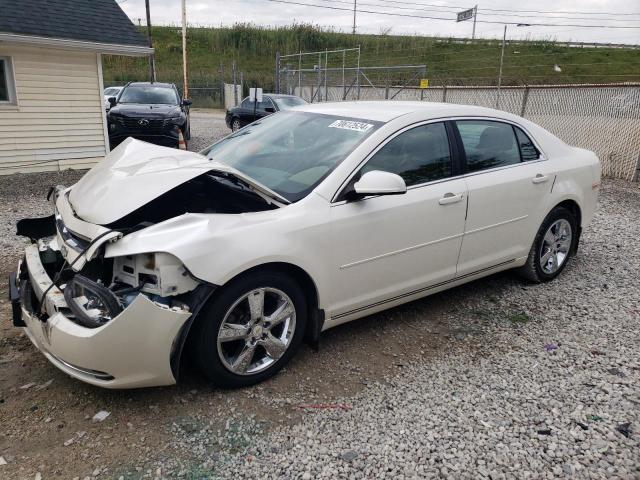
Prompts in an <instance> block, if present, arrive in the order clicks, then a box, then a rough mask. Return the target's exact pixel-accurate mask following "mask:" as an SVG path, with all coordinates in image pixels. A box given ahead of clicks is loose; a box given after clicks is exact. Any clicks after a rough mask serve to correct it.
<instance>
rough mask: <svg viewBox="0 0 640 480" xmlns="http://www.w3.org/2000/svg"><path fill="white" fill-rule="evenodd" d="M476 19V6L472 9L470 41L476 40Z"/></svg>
mask: <svg viewBox="0 0 640 480" xmlns="http://www.w3.org/2000/svg"><path fill="white" fill-rule="evenodd" d="M477 17H478V5H476V6H475V7H473V31H472V32H471V40H475V39H476V18H477Z"/></svg>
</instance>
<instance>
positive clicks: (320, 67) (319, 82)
mask: <svg viewBox="0 0 640 480" xmlns="http://www.w3.org/2000/svg"><path fill="white" fill-rule="evenodd" d="M321 87H322V52H320V53H318V89H317V90H316V92H317V94H318V101H319V102H321V101H322V91H321V90H320V89H321Z"/></svg>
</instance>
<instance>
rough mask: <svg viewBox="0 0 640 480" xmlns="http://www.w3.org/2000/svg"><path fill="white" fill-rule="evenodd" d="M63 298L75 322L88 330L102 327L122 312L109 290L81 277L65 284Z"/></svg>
mask: <svg viewBox="0 0 640 480" xmlns="http://www.w3.org/2000/svg"><path fill="white" fill-rule="evenodd" d="M64 298H65V300H66V301H67V305H68V306H69V308H70V309H71V311H72V312H73V313H74V315H75V317H76V322H77V323H79V324H80V325H83V326H85V327H89V328H96V327H100V326H102V325H104V324H105V323H107V322H108V321H109V320H111V319H112V318H114V317H115V316H117V315H118V314H119V313H120V312H121V311H122V306H121V305H120V302H119V301H118V299H117V298H116V296H115V295H114V294H113V292H112V291H111V290H109V289H108V288H106V287H105V286H104V285H101V284H99V283H96V282H94V281H93V280H90V279H88V278H87V277H84V276H82V275H76V276H74V277H73V278H72V279H71V280H70V281H69V282H68V283H67V285H66V287H65V288H64Z"/></svg>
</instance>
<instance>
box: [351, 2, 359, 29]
mask: <svg viewBox="0 0 640 480" xmlns="http://www.w3.org/2000/svg"><path fill="white" fill-rule="evenodd" d="M357 2H358V0H353V32H352V33H353V35H355V34H356V11H357Z"/></svg>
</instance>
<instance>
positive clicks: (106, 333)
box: [10, 244, 191, 388]
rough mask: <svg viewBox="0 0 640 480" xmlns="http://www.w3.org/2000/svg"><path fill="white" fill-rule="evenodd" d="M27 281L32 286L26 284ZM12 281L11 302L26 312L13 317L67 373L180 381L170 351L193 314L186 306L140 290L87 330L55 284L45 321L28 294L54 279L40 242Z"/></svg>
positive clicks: (121, 382) (126, 382) (119, 381)
mask: <svg viewBox="0 0 640 480" xmlns="http://www.w3.org/2000/svg"><path fill="white" fill-rule="evenodd" d="M21 279H22V280H23V281H21ZM25 280H26V281H28V282H29V288H24V286H25V285H26V283H25V282H24V281H25ZM11 281H12V282H13V284H12V285H11V286H10V292H11V296H12V298H11V300H12V304H13V305H14V309H17V308H16V304H18V305H19V308H20V312H21V315H20V318H17V315H14V323H18V324H19V322H24V323H23V324H24V331H25V332H26V334H27V336H28V337H29V338H30V339H31V341H32V342H33V344H34V345H35V346H36V347H37V348H38V349H39V350H40V351H42V353H43V354H44V355H45V357H47V359H48V360H49V361H50V362H51V363H53V364H54V365H55V366H56V367H58V368H59V369H60V370H62V371H63V372H65V373H67V374H68V375H70V376H72V377H74V378H77V379H79V380H82V381H85V382H87V383H90V384H93V385H98V386H101V387H107V388H135V387H147V386H157V385H170V384H173V383H175V382H176V378H175V376H174V374H173V371H172V368H171V354H172V351H173V349H174V347H175V344H176V341H177V339H178V338H179V333H180V331H181V329H182V327H183V325H185V322H187V320H188V319H189V318H190V317H191V312H190V311H188V310H187V309H181V308H177V307H168V306H166V305H163V304H160V303H157V302H154V301H152V300H151V299H149V298H148V297H147V296H145V295H142V294H141V295H138V296H137V297H136V298H135V299H134V300H133V302H131V304H130V305H129V306H128V307H127V308H125V309H124V310H123V311H122V312H121V313H120V314H119V315H117V316H116V317H114V318H113V319H112V320H110V321H109V322H108V323H106V324H104V325H102V326H100V327H98V328H86V327H83V326H81V325H78V324H77V323H75V322H74V321H73V320H72V319H71V318H72V314H71V312H70V309H69V307H68V305H67V303H66V301H65V299H64V295H63V293H62V291H61V290H60V289H59V288H58V287H56V286H53V287H52V288H51V289H50V290H49V292H48V293H47V294H46V296H45V299H44V304H43V305H42V312H43V313H45V315H43V316H44V317H46V318H45V320H41V319H40V318H39V317H38V316H36V315H35V313H34V309H33V303H32V300H31V299H30V298H27V295H29V294H32V297H33V298H36V299H39V298H41V297H42V294H43V293H44V292H45V291H46V290H47V288H49V286H50V285H51V283H52V282H51V278H50V277H49V275H48V274H47V273H46V271H45V269H44V267H43V264H42V262H41V259H40V252H39V249H38V245H37V244H32V245H29V246H28V247H27V248H26V252H25V260H24V261H22V262H21V263H20V265H19V268H18V274H17V275H12V276H11ZM30 290H31V291H30ZM16 297H17V298H16Z"/></svg>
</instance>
